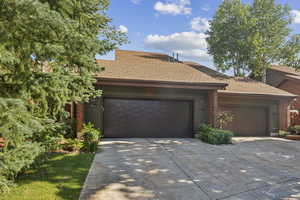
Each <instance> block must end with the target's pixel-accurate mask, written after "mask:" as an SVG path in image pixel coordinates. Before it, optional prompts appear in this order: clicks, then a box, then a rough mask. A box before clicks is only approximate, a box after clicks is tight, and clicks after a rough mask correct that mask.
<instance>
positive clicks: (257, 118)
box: [221, 106, 268, 136]
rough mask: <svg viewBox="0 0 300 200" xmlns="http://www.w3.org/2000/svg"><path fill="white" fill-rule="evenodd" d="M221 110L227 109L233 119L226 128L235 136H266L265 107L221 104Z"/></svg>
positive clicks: (266, 118)
mask: <svg viewBox="0 0 300 200" xmlns="http://www.w3.org/2000/svg"><path fill="white" fill-rule="evenodd" d="M221 110H222V111H229V112H231V113H232V114H233V115H234V120H233V122H232V123H230V124H229V125H228V126H227V127H226V128H227V129H229V130H232V131H233V132H234V133H235V136H267V135H268V117H267V116H268V115H267V113H268V112H267V111H268V110H267V108H265V107H261V106H221Z"/></svg>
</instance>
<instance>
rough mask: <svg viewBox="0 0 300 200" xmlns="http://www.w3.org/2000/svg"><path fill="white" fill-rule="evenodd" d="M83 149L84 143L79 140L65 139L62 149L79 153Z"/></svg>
mask: <svg viewBox="0 0 300 200" xmlns="http://www.w3.org/2000/svg"><path fill="white" fill-rule="evenodd" d="M82 147H83V143H82V142H81V141H80V140H79V139H65V140H64V142H63V144H62V149H63V150H65V151H74V152H79V151H80V149H81V148H82Z"/></svg>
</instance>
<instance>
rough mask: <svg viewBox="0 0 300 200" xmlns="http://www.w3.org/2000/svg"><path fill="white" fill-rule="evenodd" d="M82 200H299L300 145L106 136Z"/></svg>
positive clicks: (262, 140)
mask: <svg viewBox="0 0 300 200" xmlns="http://www.w3.org/2000/svg"><path fill="white" fill-rule="evenodd" d="M80 199H99V200H148V199H149V200H150V199H151V200H206V199H226V200H229V199H230V200H248V199H249V200H250V199H257V200H267V199H272V200H274V199H283V200H295V199H300V143H299V142H295V141H287V140H280V139H272V138H236V139H235V144H234V145H226V146H213V145H209V144H204V143H202V142H200V141H199V140H196V139H109V140H108V139H106V140H104V141H102V142H101V151H100V152H99V153H97V154H96V156H95V160H94V162H93V164H92V167H91V170H90V173H89V175H88V177H87V180H86V182H85V185H84V188H83V190H82V192H81V197H80Z"/></svg>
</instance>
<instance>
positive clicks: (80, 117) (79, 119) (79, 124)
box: [75, 103, 84, 137]
mask: <svg viewBox="0 0 300 200" xmlns="http://www.w3.org/2000/svg"><path fill="white" fill-rule="evenodd" d="M75 113H76V115H75V118H76V133H77V137H79V132H80V131H81V130H82V128H83V123H84V104H81V103H77V104H76V112H75Z"/></svg>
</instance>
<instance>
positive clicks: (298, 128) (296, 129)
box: [289, 125, 300, 135]
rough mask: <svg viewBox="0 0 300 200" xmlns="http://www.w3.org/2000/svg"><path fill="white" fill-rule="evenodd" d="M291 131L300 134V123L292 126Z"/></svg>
mask: <svg viewBox="0 0 300 200" xmlns="http://www.w3.org/2000/svg"><path fill="white" fill-rule="evenodd" d="M289 132H291V134H293V135H300V125H295V126H291V127H290V128H289Z"/></svg>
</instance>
